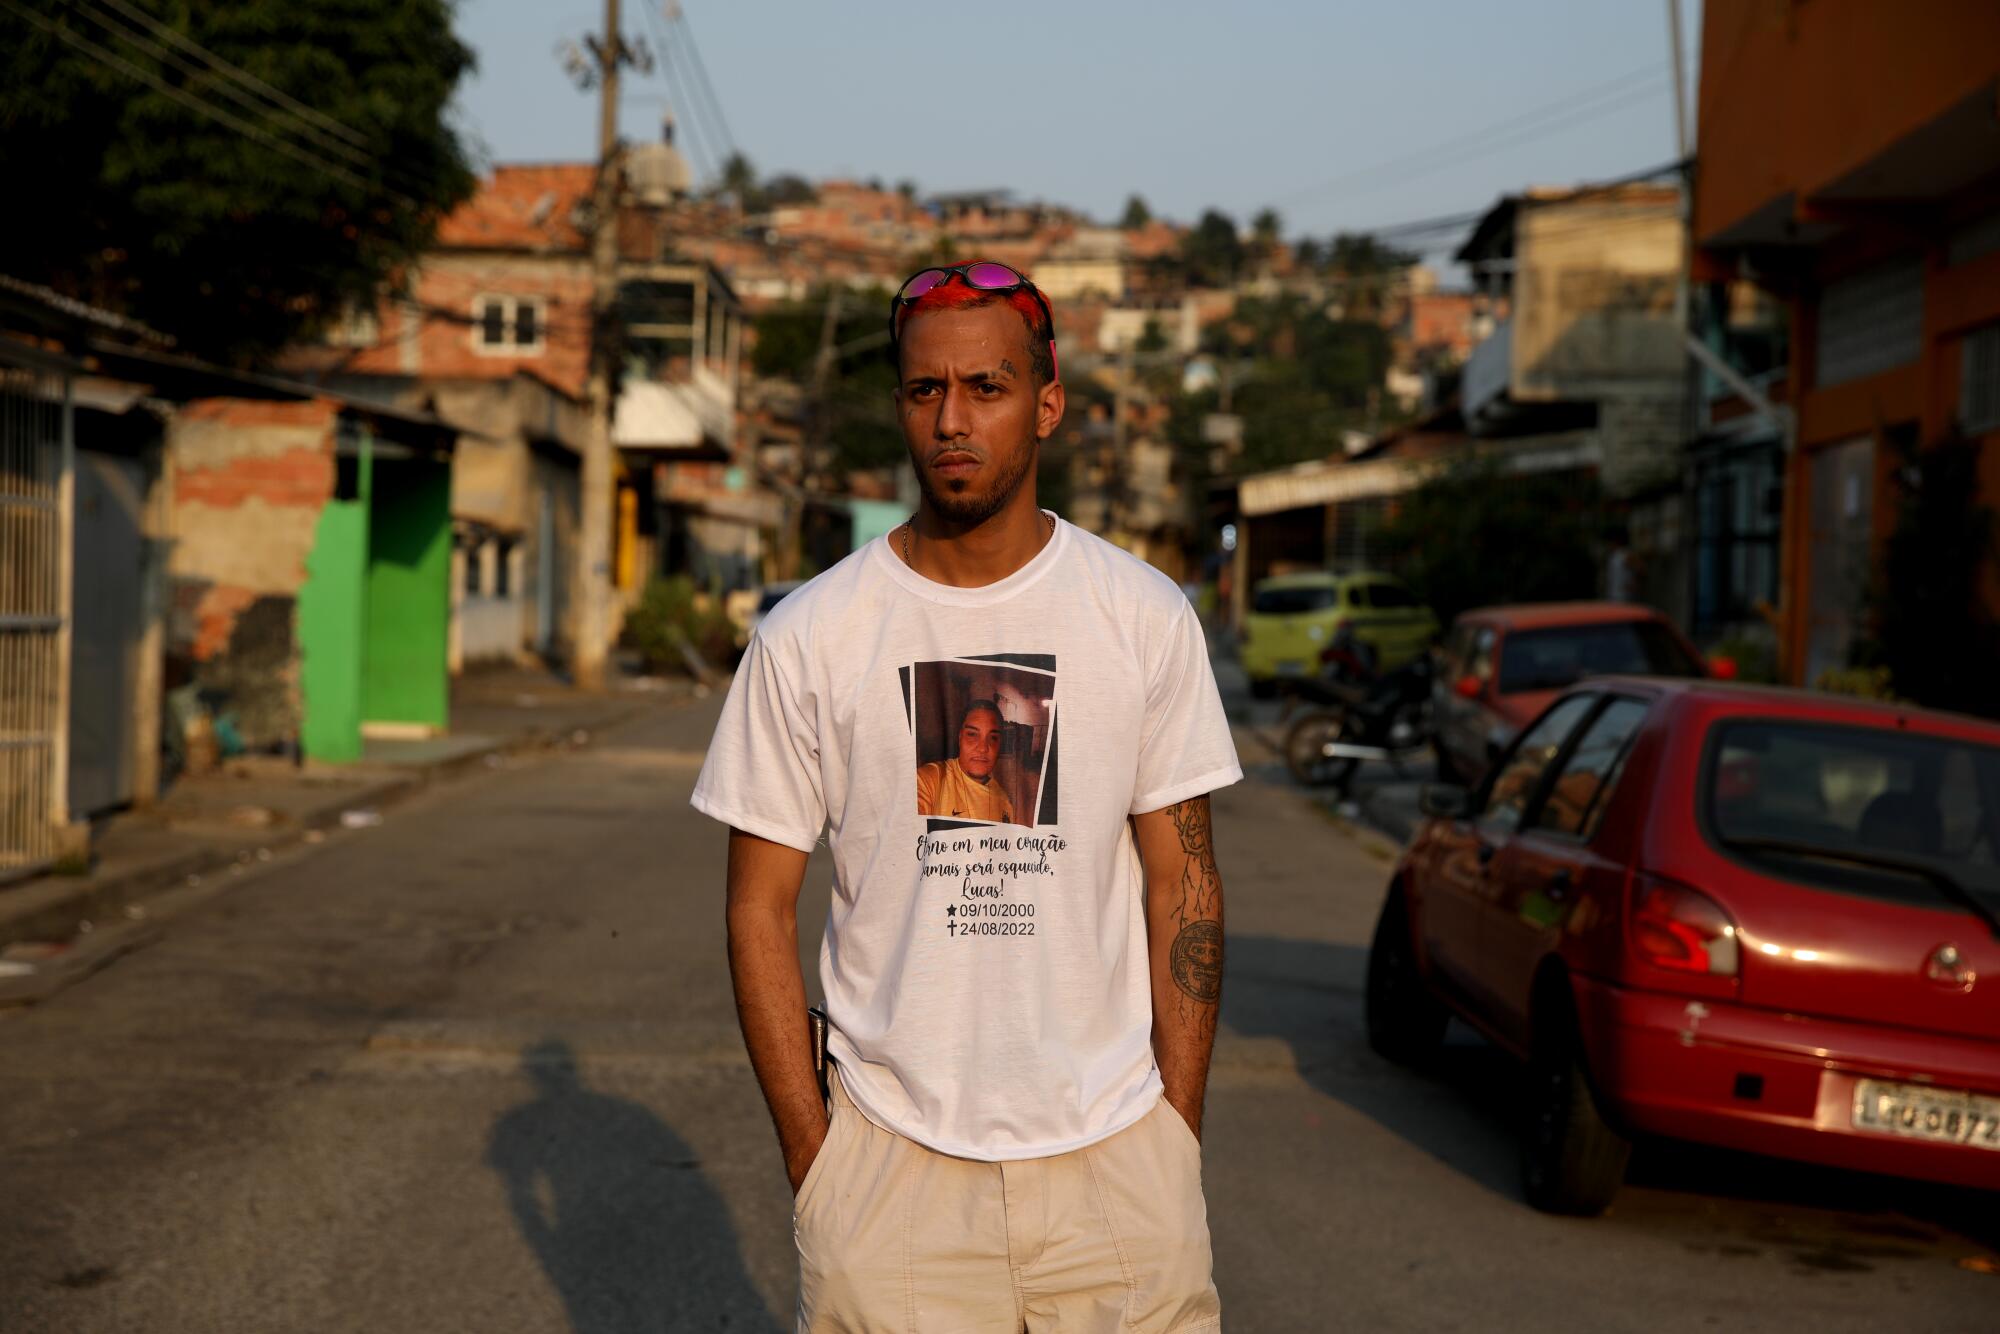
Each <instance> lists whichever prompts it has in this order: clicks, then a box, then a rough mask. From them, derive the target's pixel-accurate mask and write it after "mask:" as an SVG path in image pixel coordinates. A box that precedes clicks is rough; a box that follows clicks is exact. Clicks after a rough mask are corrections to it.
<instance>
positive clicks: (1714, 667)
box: [1708, 653, 1736, 681]
mask: <svg viewBox="0 0 2000 1334" xmlns="http://www.w3.org/2000/svg"><path fill="white" fill-rule="evenodd" d="M1708 674H1709V675H1710V676H1712V677H1714V678H1715V679H1716V680H1718V681H1734V680H1735V679H1736V659H1734V658H1725V657H1723V656H1722V655H1721V654H1720V653H1718V654H1716V655H1715V656H1714V657H1712V658H1710V659H1709V660H1708Z"/></svg>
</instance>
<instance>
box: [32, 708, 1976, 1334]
mask: <svg viewBox="0 0 2000 1334" xmlns="http://www.w3.org/2000/svg"><path fill="white" fill-rule="evenodd" d="M716 707H717V701H716V700H714V699H710V700H708V701H706V702H703V703H696V704H689V705H685V706H681V707H668V706H664V705H662V706H659V707H656V708H653V709H651V710H649V711H648V712H646V713H645V714H644V715H643V716H641V717H640V718H638V719H636V720H635V721H633V722H631V723H628V724H626V725H625V726H623V727H622V728H619V729H616V730H615V731H614V732H612V733H611V734H610V735H609V736H607V737H605V738H603V739H602V740H601V741H600V742H599V743H598V744H596V745H594V746H592V747H591V748H590V749H587V750H581V751H575V752H569V753H563V754H559V755H554V756H551V757H549V758H546V759H543V760H539V761H536V762H533V763H528V764H524V765H521V766H518V767H509V768H502V769H496V770H493V771H490V772H482V773H480V774H478V775H476V776H474V777H470V778H467V779H465V780H463V781H462V782H460V783H458V784H456V785H453V786H443V787H440V788H438V789H436V790H435V791H432V792H429V793H426V794H425V795H424V796H422V797H420V798H417V799H415V800H414V801H412V802H411V803H409V804H407V805H406V806H404V807H402V808H400V809H398V810H396V811H394V812H392V813H391V814H390V816H389V817H388V818H387V819H386V820H385V821H384V823H383V824H381V825H380V826H379V827H375V828H371V829H360V830H352V831H343V832H340V833H338V834H336V835H334V836H332V837H330V838H329V839H328V840H327V841H326V842H325V843H323V844H321V845H319V846H318V847H316V848H309V849H300V850H299V851H297V852H294V853H291V854H286V855H284V856H281V857H279V858H277V859H276V860H274V861H272V862H271V863H269V864H268V865H267V866H266V867H265V868H264V869H263V870H261V871H259V872H256V873H253V874H251V875H247V876H245V877H244V878H243V879H242V880H241V881H240V882H238V883H236V884H235V885H233V886H231V887H230V888H229V889H228V890H227V891H226V892H224V893H222V894H219V895H217V896H215V897H213V898H211V899H209V900H208V901H206V902H205V903H202V904H200V905H198V906H196V907H194V908H192V909H191V910H189V911H187V912H184V913H182V914H180V915H178V916H175V917H173V918H171V919H170V920H169V921H168V922H167V924H166V933H165V937H164V939H162V940H161V941H160V942H159V943H157V944H155V945H153V946H152V947H150V948H148V949H146V950H143V951H141V952H139V953H136V954H134V955H132V956H130V957H128V958H126V959H123V960H121V961H120V962H118V963H117V964H116V965H115V966H113V967H111V968H110V969H108V970H106V971H105V972H103V973H102V974H100V975H98V976H96V977H94V978H92V979H90V980H89V981H88V982H86V983H83V984H81V985H79V986H77V987H75V988H73V989H71V990H70V991H67V992H65V993H63V994H62V995H60V996H58V997H57V998H55V999H54V1000H53V1001H51V1002H49V1003H48V1004H46V1005H44V1006H40V1007H37V1008H33V1009H27V1010H15V1011H0V1107H4V1108H5V1114H4V1116H0V1202H4V1203H0V1256H4V1261H0V1329H4V1330H6V1331H9V1334H14V1332H15V1331H20V1332H23V1334H26V1332H27V1331H42V1330H50V1331H93V1332H96V1331H123V1330H135V1331H136V1330H146V1331H153V1332H157V1334H177V1332H178V1331H189V1332H190V1334H192V1332H193V1331H202V1332H203V1334H207V1332H209V1331H217V1330H230V1331H234V1330H258V1331H263V1330H287V1331H289V1330H298V1331H308V1330H309V1331H347V1330H353V1331H363V1330H366V1331H404V1330H408V1331H433V1330H439V1331H441V1330H485V1331H513V1330H520V1331H547V1330H559V1329H567V1330H572V1331H577V1332H578V1334H628V1332H632V1331H642V1330H669V1329H671V1330H703V1331H707V1330H723V1329H727V1330H732V1331H737V1330H753V1331H755V1330H764V1331H774V1330H778V1329H787V1328H789V1327H790V1320H789V1315H790V1309H791V1303H792V1293H793V1271H792V1264H793V1259H792V1241H791V1236H790V1230H789V1215H788V1201H787V1198H786V1192H785V1185H784V1180H783V1176H782V1173H781V1172H780V1171H779V1168H778V1162H777V1155H776V1152H775V1148H774V1146H773V1143H772V1140H771V1136H770V1132H769V1129H768V1122H767V1120H766V1117H765V1114H764V1110H763V1106H762V1103H761V1101H760V1099H759V1097H758V1093H757V1089H756V1085H755V1083H754V1081H753V1080H752V1078H751V1076H750V1072H749V1069H748V1065H747V1062H746V1061H745V1060H744V1058H743V1055H742V1047H741V1043H740V1041H739V1039H738V1037H737V1033H736V1027H735V1019H734V1015H733V1010H732V1007H731V1003H730V996H729V988H728V977H727V969H726V965H725V961H724V957H723V950H722V914H721V885H722V854H723V838H722V835H721V832H720V830H719V829H717V828H715V827H714V826H712V825H710V824H709V823H708V822H707V821H705V820H703V819H702V818H701V817H699V816H697V815H695V814H694V813H693V812H692V811H690V810H689V809H688V808H687V807H686V805H685V802H686V796H687V792H688V789H689V787H690V785H691V784H692V781H693V778H694V774H695V770H696V766H697V765H698V763H699V760H700V754H701V747H702V745H703V744H704V742H705V741H706V739H707V735H708V731H709V728H710V726H711V724H712V720H713V717H714V712H715V709H716ZM1243 745H1244V758H1245V761H1246V767H1249V768H1250V769H1251V770H1252V777H1251V781H1249V782H1248V783H1246V784H1244V785H1242V786H1240V787H1238V788H1235V789H1231V790H1229V791H1227V792H1225V793H1223V794H1221V795H1220V796H1219V797H1218V799H1217V812H1218V814H1217V831H1218V842H1219V846H1220V852H1221V858H1222V864H1223V870H1224V873H1225V877H1226V881H1227V885H1228V890H1229V921H1230V958H1229V968H1230V973H1229V983H1228V992H1227V1002H1226V1009H1225V1021H1226V1022H1225V1028H1224V1032H1223V1034H1222V1037H1221V1042H1220V1047H1219V1050H1218V1059H1217V1066H1216V1074H1215V1080H1214V1084H1213V1087H1212V1092H1211V1098H1210V1114H1209V1148H1208V1154H1207V1167H1206V1171H1207V1183H1208V1189H1209V1198H1210V1210H1211V1219H1212V1224H1213V1228H1214V1232H1215V1238H1216V1256H1217V1265H1218V1281H1219V1283H1220V1285H1221V1289H1222V1292H1223V1295H1224V1300H1225V1304H1226V1306H1227V1308H1228V1310H1229V1311H1230V1314H1231V1320H1230V1327H1231V1328H1232V1329H1235V1330H1249V1331H1308V1330H1323V1329H1347V1328H1354V1329H1364V1328H1365V1329H1393V1330H1440V1329H1453V1328H1457V1329H1468V1330H1469V1329H1481V1330H1484V1329H1522V1330H1530V1329H1545V1328H1554V1327H1563V1328H1576V1329H1587V1330H1593V1331H1595V1330H1632V1331H1639V1330H1646V1331H1655V1330H1666V1329H1693V1330H1700V1329H1707V1328H1724V1329H1730V1330H1793V1329H1798V1328H1802V1327H1805V1328H1815V1329H1818V1330H1823V1331H1834V1330H1844V1329H1857V1330H1859V1329H1868V1330H1874V1329H1878V1328H1880V1327H1881V1325H1882V1323H1883V1321H1884V1320H1885V1319H1886V1318H1889V1317H1886V1316H1885V1315H1884V1313H1886V1312H1894V1313H1895V1315H1894V1317H1893V1319H1894V1321H1895V1323H1896V1324H1898V1325H1899V1326H1907V1327H1910V1328H1919V1329H1925V1330H1967V1331H1970V1330H1974V1329H1978V1328H1982V1327H1986V1328H1990V1319H1991V1315H1992V1312H1993V1310H1994V1309H1995V1303H1996V1302H2000V1279H1996V1278H1994V1277H1991V1276H1988V1275H1984V1274H1980V1273H1976V1272H1972V1271H1970V1270H1967V1269H1965V1268H1961V1267H1959V1265H1958V1264H1957V1263H1956V1262H1957V1261H1958V1260H1959V1259H1960V1258H1962V1257H1965V1256H1968V1255H1971V1254H1974V1253H1978V1252H1982V1251H1984V1250H1986V1249H1987V1248H1990V1247H1991V1246H1992V1245H1993V1243H1994V1242H1995V1240H1996V1238H1995V1237H1994V1236H1993V1235H1992V1232H1991V1224H1990V1220H1988V1221H1987V1222H1985V1223H1984V1224H1982V1226H1984V1227H1985V1228H1986V1234H1985V1235H1984V1236H1983V1237H1979V1238H1974V1237H1971V1236H1968V1235H1966V1234H1965V1233H1964V1232H1962V1231H1958V1230H1955V1229H1959V1228H1965V1227H1968V1226H1971V1220H1972V1219H1973V1218H1974V1214H1973V1212H1972V1210H1971V1207H1970V1203H1969V1202H1968V1201H1966V1200H1965V1199H1964V1198H1963V1197H1958V1196H1953V1195H1950V1194H1949V1193H1945V1192H1935V1191H1928V1190H1921V1189H1917V1188H1911V1187H1905V1186H1898V1185H1895V1184H1893V1183H1880V1182H1871V1181H1866V1180H1862V1179H1859V1178H1852V1177H1845V1176H1840V1175H1838V1174H1830V1173H1810V1172H1803V1171H1794V1170H1790V1169H1783V1168H1774V1167H1771V1166H1769V1165H1766V1164H1746V1163H1744V1162H1743V1161H1742V1160H1737V1159H1728V1160H1724V1159H1721V1158H1718V1157H1716V1156H1713V1155H1678V1156H1673V1157H1661V1158H1656V1159H1654V1160H1653V1161H1651V1162H1648V1163H1642V1165H1641V1167H1640V1169H1639V1176H1638V1178H1637V1184H1636V1185H1635V1187H1634V1188H1633V1189H1632V1190H1631V1191H1630V1192H1629V1193H1628V1194H1627V1196H1625V1197H1624V1198H1623V1199H1622V1200H1621V1203H1620V1205H1619V1207H1618V1209H1617V1211H1616V1212H1615V1213H1614V1214H1613V1215H1612V1216H1611V1217H1610V1218H1608V1219H1604V1220H1601V1221H1597V1222H1589V1223H1575V1222H1558V1221H1555V1220H1551V1219H1547V1218H1543V1217H1540V1216H1538V1215H1535V1214H1533V1213H1532V1212H1530V1211H1529V1210H1528V1209H1527V1208H1526V1207H1525V1206H1524V1205H1522V1204H1521V1203H1520V1200H1519V1196H1518V1193H1517V1190H1516V1187H1515V1181H1514V1175H1513V1158H1512V1148H1511V1140H1510V1138H1509V1134H1510V1132H1509V1127H1508V1125H1507V1121H1506V1118H1505V1115H1504V1113H1503V1112H1502V1111H1501V1110H1500V1109H1501V1108H1503V1107H1504V1105H1505V1091H1506V1089H1507V1088H1508V1083H1509V1078H1510V1076H1509V1073H1508V1071H1507V1069H1506V1067H1505V1065H1504V1064H1503V1063H1502V1062H1500V1061H1498V1060H1497V1059H1496V1058H1494V1056H1493V1055H1492V1054H1491V1052H1490V1051H1489V1050H1488V1049H1487V1048H1485V1047H1484V1046H1483V1045H1481V1044H1479V1043H1477V1042H1475V1041H1473V1040H1471V1039H1469V1038H1459V1039H1455V1040H1454V1043H1453V1045H1452V1046H1451V1047H1450V1048H1449V1053H1448V1059H1447V1060H1446V1062H1445V1063H1444V1066H1443V1068H1442V1070H1441V1071H1440V1072H1439V1073H1438V1074H1437V1075H1435V1076H1432V1077H1422V1076H1416V1075H1411V1074H1409V1073H1406V1072H1403V1071H1400V1070H1397V1069H1394V1068H1392V1067H1390V1066H1387V1065H1385V1064H1384V1063H1382V1062H1381V1061H1379V1060H1377V1059H1376V1058H1375V1057H1374V1056H1373V1055H1371V1054H1370V1053H1369V1052H1368V1051H1367V1049H1366V1046H1365V1044H1364V1042H1363V1040H1362V1037H1361V1029H1360V1017H1361V1016H1360V995H1361V981H1362V974H1363V965H1364V960H1365V952H1366V942H1367V939H1368V934H1369V931H1370V929H1371V927H1372V924H1373V917H1374V913H1375V909H1376V905H1377V903H1378V901H1379V896H1380V893H1381V890H1382V887H1383V884H1384V882H1385V879H1386V874H1387V866H1386V864H1385V862H1384V860H1383V857H1382V854H1380V853H1379V852H1371V851H1370V849H1369V846H1368V845H1364V844H1362V843H1359V842H1356V841H1355V840H1353V839H1352V838H1351V837H1350V836H1349V835H1347V834H1345V833H1343V832H1342V831H1341V830H1339V829H1338V828H1337V827H1335V826H1334V825H1333V824H1332V823H1330V822H1329V821H1328V820H1327V818H1326V816H1325V815H1324V814H1323V813H1322V811H1321V810H1320V809H1319V808H1318V807H1317V806H1316V805H1315V804H1314V803H1313V802H1311V801H1310V800H1307V799H1305V798H1304V797H1302V796H1300V795H1298V794H1296V793H1295V792H1292V791H1290V790H1289V789H1288V783H1287V780H1286V779H1285V778H1284V776H1283V772H1282V767H1281V766H1277V765H1275V764H1274V763H1273V762H1271V761H1270V760H1269V758H1268V757H1266V756H1264V755H1263V754H1262V753H1261V752H1259V751H1257V750H1256V749H1254V747H1255V742H1254V740H1252V739H1250V738H1249V737H1247V736H1246V737H1245V739H1244V741H1243ZM827 875H828V870H827V867H826V865H825V863H824V860H823V859H816V860H815V862H814V864H813V868H812V871H811V878H810V881H809V887H808V891H807V896H806V908H805V911H804V913H803V925H804V930H805V932H806V935H807V937H808V945H807V952H808V953H811V952H813V950H814V949H815V948H816V945H817V938H818V932H819V929H820V922H821V917H822V912H823V905H824V900H825V884H826V879H827ZM1982 1243H1983V1244H1982ZM1558 1280H1559V1281H1558Z"/></svg>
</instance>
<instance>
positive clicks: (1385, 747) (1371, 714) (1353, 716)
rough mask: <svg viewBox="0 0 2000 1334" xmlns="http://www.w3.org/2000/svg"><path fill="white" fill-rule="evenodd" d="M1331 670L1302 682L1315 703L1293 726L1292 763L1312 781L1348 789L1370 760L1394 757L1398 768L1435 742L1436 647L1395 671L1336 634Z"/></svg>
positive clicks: (1299, 775)
mask: <svg viewBox="0 0 2000 1334" xmlns="http://www.w3.org/2000/svg"><path fill="white" fill-rule="evenodd" d="M1320 661H1321V663H1322V664H1323V668H1324V670H1323V671H1322V672H1321V674H1320V675H1319V676H1318V677H1317V678H1315V679H1313V680H1311V681H1304V682H1300V683H1298V685H1299V691H1298V693H1299V694H1300V696H1301V697H1303V698H1309V699H1311V700H1312V702H1313V704H1314V707H1313V708H1312V710H1311V711H1310V712H1308V713H1306V714H1304V715H1302V716H1301V717H1300V718H1298V720H1297V721H1295V722H1293V723H1292V725H1291V727H1290V729H1289V730H1288V731H1287V732H1286V733H1285V764H1286V767H1287V768H1289V769H1290V770H1291V771H1292V776H1293V777H1294V778H1296V779H1298V780H1299V782H1301V783H1304V784H1305V785H1306V786H1308V787H1323V786H1330V787H1337V788H1340V789H1342V790H1343V791H1344V790H1346V788H1347V787H1348V785H1349V784H1350V783H1352V782H1353V780H1354V773H1355V770H1357V769H1359V768H1360V767H1361V762H1362V761H1363V760H1387V761H1388V762H1390V763H1391V764H1394V765H1395V766H1396V767H1397V768H1398V770H1400V769H1401V768H1402V765H1403V762H1404V761H1405V760H1413V759H1416V758H1419V757H1420V756H1421V755H1422V754H1423V753H1424V752H1425V751H1426V750H1427V749H1428V747H1429V746H1430V743H1431V734H1432V724H1431V677H1432V670H1433V669H1432V666H1431V658H1430V655H1429V654H1422V655H1419V656H1418V657H1416V658H1415V659H1413V660H1411V661H1410V662H1408V663H1406V664H1404V665H1403V666H1401V667H1398V668H1397V669H1396V670H1394V671H1392V672H1382V671H1379V670H1377V669H1376V667H1375V664H1374V662H1373V660H1372V657H1371V656H1370V655H1369V654H1368V653H1367V652H1366V651H1365V650H1364V649H1363V648H1361V647H1360V646H1358V645H1356V644H1354V643H1353V642H1351V641H1348V640H1345V639H1344V638H1343V639H1336V640H1335V641H1334V643H1333V644H1332V645H1331V646H1329V647H1328V648H1327V649H1326V650H1325V651H1324V652H1323V653H1321V655H1320Z"/></svg>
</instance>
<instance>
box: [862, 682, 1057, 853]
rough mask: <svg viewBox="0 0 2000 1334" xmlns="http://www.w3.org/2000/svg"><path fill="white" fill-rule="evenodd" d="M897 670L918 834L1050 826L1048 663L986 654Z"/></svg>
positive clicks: (1052, 763) (1052, 759)
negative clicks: (911, 752)
mask: <svg viewBox="0 0 2000 1334" xmlns="http://www.w3.org/2000/svg"><path fill="white" fill-rule="evenodd" d="M897 670H898V673H899V675H900V676H901V677H902V684H903V707H904V709H905V710H906V716H907V718H908V720H909V724H910V735H911V738H912V740H913V741H914V742H915V750H916V756H915V763H916V775H917V784H916V786H917V814H919V815H921V816H924V817H926V824H925V828H926V830H927V831H931V832H935V831H936V830H939V829H954V828H957V827H959V826H961V825H983V824H1010V825H1025V826H1030V827H1032V826H1034V825H1052V824H1054V823H1056V660H1055V658H1054V656H1053V655H1050V654H1046V653H995V654H988V655H984V656H980V657H967V658H945V659H942V660H940V661H936V662H918V663H912V664H910V665H909V666H907V667H902V668H898V669H897Z"/></svg>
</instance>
